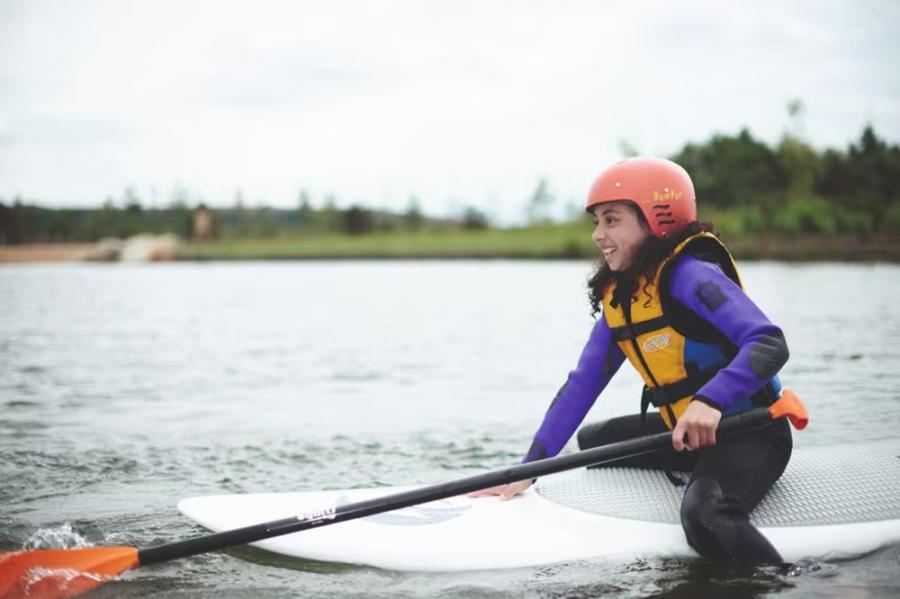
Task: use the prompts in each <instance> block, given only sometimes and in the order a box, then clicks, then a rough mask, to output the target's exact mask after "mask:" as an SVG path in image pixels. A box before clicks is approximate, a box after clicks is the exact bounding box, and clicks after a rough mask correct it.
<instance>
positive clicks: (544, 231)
mask: <svg viewBox="0 0 900 599" xmlns="http://www.w3.org/2000/svg"><path fill="white" fill-rule="evenodd" d="M589 234H590V233H589V230H588V229H586V228H585V227H583V226H581V225H577V226H570V225H548V226H545V227H539V228H529V229H500V230H485V231H460V230H448V231H428V232H417V233H410V232H399V233H373V234H369V235H359V236H347V235H315V236H306V237H300V236H295V237H276V238H265V239H231V240H229V239H223V240H218V241H213V242H207V243H190V244H185V245H183V246H181V248H180V249H179V251H178V256H177V258H178V259H179V260H352V259H382V260H389V259H420V260H422V259H439V260H447V259H526V260H528V259H530V260H560V259H583V258H593V257H594V256H596V252H597V250H596V248H595V247H594V246H593V244H592V243H591V240H590V237H589ZM723 241H725V243H726V244H727V245H728V247H729V248H730V249H731V250H732V252H733V253H734V255H735V257H736V258H738V259H745V260H801V261H825V260H828V261H856V262H859V261H888V262H900V237H877V238H870V239H859V238H858V237H854V236H850V235H829V236H824V235H815V236H813V235H807V236H790V237H788V236H780V237H774V236H752V237H751V236H746V237H724V238H723Z"/></svg>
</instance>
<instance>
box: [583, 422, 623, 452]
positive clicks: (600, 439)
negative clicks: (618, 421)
mask: <svg viewBox="0 0 900 599" xmlns="http://www.w3.org/2000/svg"><path fill="white" fill-rule="evenodd" d="M614 421H615V419H613V420H603V421H602V422H594V423H593V424H588V425H586V426H583V427H581V428H580V429H579V430H578V436H577V439H578V447H579V448H580V449H590V448H591V447H600V446H601V445H608V444H610V443H615V442H616V440H617V439H616V429H615V422H614Z"/></svg>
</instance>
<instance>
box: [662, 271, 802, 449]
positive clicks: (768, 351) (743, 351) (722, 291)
mask: <svg viewBox="0 0 900 599" xmlns="http://www.w3.org/2000/svg"><path fill="white" fill-rule="evenodd" d="M673 269H674V270H673V272H672V278H671V279H670V289H669V292H670V293H671V295H672V297H674V298H675V299H676V300H677V301H679V302H681V303H682V304H683V305H684V306H685V307H687V308H688V309H689V310H691V311H692V312H693V313H694V314H696V315H697V316H698V317H700V318H702V319H703V320H705V321H707V322H709V323H710V324H712V325H713V326H714V327H716V329H718V330H719V331H720V332H721V333H722V334H723V335H724V336H725V337H726V338H727V339H728V340H729V341H730V342H731V343H732V344H733V345H734V346H735V347H736V348H737V354H736V355H735V356H734V358H733V359H732V360H731V362H730V363H729V364H728V365H727V366H725V367H724V368H722V369H721V370H719V371H718V372H717V373H716V374H715V376H713V377H712V378H711V379H710V380H709V381H707V383H706V384H705V385H703V386H702V387H701V388H700V389H699V390H698V391H697V393H695V394H694V400H696V401H692V402H691V404H690V405H689V406H688V408H687V410H685V412H684V413H683V414H682V415H681V418H679V419H678V423H677V425H676V426H675V430H674V431H673V432H672V445H673V447H674V448H675V450H676V451H681V450H682V449H688V450H693V449H698V448H700V447H704V446H706V445H713V444H715V442H716V427H717V426H718V424H719V420H720V419H721V417H722V411H723V410H725V409H727V408H728V407H729V406H730V405H731V404H733V403H734V402H735V401H736V400H738V399H739V398H742V397H750V396H751V395H753V394H754V393H756V392H757V391H759V390H760V389H761V388H762V386H763V385H765V384H766V382H767V381H768V380H769V379H771V378H772V377H773V376H775V375H776V374H777V373H778V371H779V370H781V367H782V366H784V364H785V362H787V359H788V356H789V353H788V348H787V343H786V342H785V339H784V334H783V333H782V332H781V329H780V328H778V327H777V326H775V325H774V324H772V323H771V322H770V321H769V319H768V318H767V317H766V315H765V314H763V313H762V311H761V310H760V309H759V308H758V307H757V306H756V304H754V303H753V302H752V301H751V300H750V298H749V297H748V296H747V294H745V293H744V292H743V290H742V289H741V288H740V287H738V285H737V284H736V283H734V281H732V280H731V279H729V278H728V277H727V276H725V274H724V273H723V272H722V270H721V269H720V268H719V267H718V266H717V265H715V264H712V263H709V262H704V261H702V260H699V259H697V258H694V257H691V256H685V257H683V258H682V259H680V260H679V261H678V263H677V264H675V265H674V266H673Z"/></svg>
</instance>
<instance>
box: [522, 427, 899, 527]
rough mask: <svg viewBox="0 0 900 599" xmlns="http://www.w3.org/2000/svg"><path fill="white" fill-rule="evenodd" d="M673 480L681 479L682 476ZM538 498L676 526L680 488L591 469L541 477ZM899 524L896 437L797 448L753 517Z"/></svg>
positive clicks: (647, 476) (646, 475) (657, 478)
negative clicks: (889, 521)
mask: <svg viewBox="0 0 900 599" xmlns="http://www.w3.org/2000/svg"><path fill="white" fill-rule="evenodd" d="M675 476H680V477H683V478H684V480H687V478H686V477H687V474H681V473H676V474H675ZM537 490H538V493H540V494H541V495H543V496H544V497H546V498H547V499H549V500H551V501H553V502H555V503H560V504H562V505H566V506H568V507H571V508H574V509H578V510H583V511H586V512H593V513H596V514H602V515H604V516H610V517H614V518H624V519H628V520H642V521H645V522H666V523H672V524H676V523H679V522H680V521H681V520H680V518H679V508H680V506H681V496H682V494H683V493H684V486H680V487H679V486H676V485H675V484H673V483H672V482H671V481H670V480H669V479H668V478H667V477H666V475H665V473H663V472H661V471H658V470H639V469H636V468H595V469H591V470H585V469H581V470H574V471H571V472H563V473H561V474H557V475H554V476H548V477H546V478H542V479H541V480H540V481H539V482H538V485H537ZM897 519H900V440H894V439H890V440H886V441H878V442H873V443H861V444H854V445H835V446H824V447H816V448H811V449H798V450H795V451H794V455H793V457H792V458H791V461H790V463H789V464H788V467H787V470H786V471H785V473H784V475H783V476H782V477H781V479H780V480H779V481H778V482H777V483H776V484H775V486H774V487H773V488H772V490H771V491H770V492H769V494H768V495H766V497H765V498H764V499H763V500H762V502H761V503H760V504H759V505H758V506H757V507H756V509H755V510H754V511H753V513H752V514H751V520H752V521H753V523H754V524H756V525H757V526H821V525H826V524H847V523H853V522H873V521H881V520H897Z"/></svg>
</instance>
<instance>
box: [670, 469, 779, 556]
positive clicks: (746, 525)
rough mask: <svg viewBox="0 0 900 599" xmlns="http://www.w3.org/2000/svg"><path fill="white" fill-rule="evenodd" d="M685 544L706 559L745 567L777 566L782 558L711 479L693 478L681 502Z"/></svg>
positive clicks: (741, 507) (740, 504)
mask: <svg viewBox="0 0 900 599" xmlns="http://www.w3.org/2000/svg"><path fill="white" fill-rule="evenodd" d="M681 525H682V527H683V528H684V534H685V537H687V541H688V544H689V545H690V546H691V547H693V548H694V549H695V550H696V551H697V553H699V554H700V555H702V556H703V557H706V558H713V559H722V560H729V561H737V562H740V563H744V564H748V565H756V564H779V563H781V561H782V560H781V556H780V555H779V553H778V551H777V550H776V549H775V548H774V547H773V546H772V544H771V543H769V541H768V539H766V538H765V537H764V536H763V535H762V533H760V532H759V531H758V530H757V529H756V528H755V527H754V526H753V525H752V524H750V518H749V515H748V513H747V509H746V507H745V506H744V504H743V502H742V501H741V500H740V499H739V498H737V497H732V496H729V495H725V494H724V493H723V492H722V487H721V486H719V483H718V482H717V481H716V480H715V479H714V478H711V477H701V478H696V479H694V480H693V481H691V483H690V484H689V485H688V488H687V489H686V490H685V492H684V499H683V500H682V502H681Z"/></svg>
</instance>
